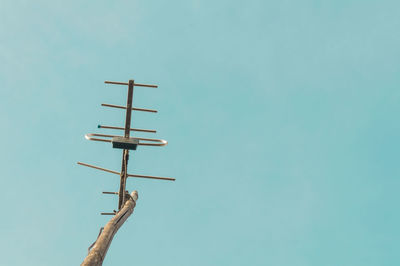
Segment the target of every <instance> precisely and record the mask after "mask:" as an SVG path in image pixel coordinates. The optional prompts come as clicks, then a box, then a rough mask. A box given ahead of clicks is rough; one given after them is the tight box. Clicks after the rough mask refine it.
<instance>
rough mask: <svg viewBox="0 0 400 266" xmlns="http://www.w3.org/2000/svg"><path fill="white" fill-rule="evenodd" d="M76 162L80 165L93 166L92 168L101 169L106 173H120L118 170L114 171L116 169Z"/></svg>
mask: <svg viewBox="0 0 400 266" xmlns="http://www.w3.org/2000/svg"><path fill="white" fill-rule="evenodd" d="M78 164H79V165H82V166H87V167H90V168H93V169H97V170H101V171H104V172H108V173H112V174H116V175H120V173H118V172H116V171H113V170H109V169H105V168H102V167H98V166H94V165H91V164H87V163H81V162H78Z"/></svg>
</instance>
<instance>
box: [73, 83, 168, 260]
mask: <svg viewBox="0 0 400 266" xmlns="http://www.w3.org/2000/svg"><path fill="white" fill-rule="evenodd" d="M104 83H106V84H114V85H125V86H128V95H127V101H126V106H120V105H113V104H105V103H103V104H101V106H104V107H110V108H117V109H124V110H126V117H125V127H117V126H105V125H98V128H103V129H114V130H123V131H124V135H123V136H118V135H108V134H98V133H89V134H86V135H85V138H86V139H88V140H92V141H100V142H110V143H111V144H112V147H113V148H115V149H122V166H121V171H120V172H117V171H113V170H109V169H106V168H102V167H99V166H95V165H91V164H87V163H82V162H78V164H79V165H82V166H87V167H90V168H93V169H97V170H101V171H105V172H108V173H112V174H115V175H119V176H120V185H119V191H118V192H108V191H103V194H113V195H118V211H115V210H114V211H113V212H103V213H101V214H102V215H115V217H113V218H112V219H111V220H110V221H109V222H108V223H107V225H106V226H105V227H104V228H102V229H101V230H100V233H99V236H98V237H97V240H96V241H95V242H94V243H93V244H92V245H91V246H90V247H89V254H88V256H87V257H86V259H85V260H84V261H83V263H82V264H81V265H102V263H103V260H104V257H105V255H106V253H107V250H108V247H109V245H110V244H111V240H112V238H113V237H114V235H115V233H116V232H117V230H118V229H119V228H120V227H121V225H122V224H123V223H124V222H125V220H126V219H127V218H128V217H129V215H130V214H131V213H132V212H133V208H134V207H135V205H136V201H137V198H138V194H137V191H133V192H132V193H131V194H129V193H128V191H127V190H126V180H127V179H128V177H134V178H147V179H157V180H167V181H175V178H171V177H160V176H148V175H138V174H128V161H129V151H130V150H136V149H137V147H138V146H165V145H167V143H168V142H167V141H166V140H163V139H153V138H138V137H131V136H130V133H131V131H137V132H146V133H156V130H152V129H138V128H132V127H131V117H132V111H139V112H150V113H157V110H152V109H144V108H136V107H133V105H132V100H133V89H134V87H147V88H158V86H157V85H147V84H140V83H135V82H134V80H129V82H116V81H105V82H104ZM103 229H104V230H103Z"/></svg>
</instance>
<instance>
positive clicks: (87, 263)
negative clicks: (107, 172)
mask: <svg viewBox="0 0 400 266" xmlns="http://www.w3.org/2000/svg"><path fill="white" fill-rule="evenodd" d="M126 198H128V199H127V200H126V201H125V204H124V206H123V207H122V208H121V209H120V210H119V211H118V212H117V214H116V215H115V216H114V217H113V218H112V219H111V220H110V221H109V222H108V223H107V224H106V226H105V227H104V230H103V231H102V232H101V234H100V235H99V237H98V238H97V240H96V242H95V244H94V246H93V248H92V249H91V250H90V252H89V254H88V255H87V257H86V258H85V260H84V261H83V262H82V264H81V266H101V265H103V260H104V258H105V256H106V254H107V251H108V248H109V247H110V244H111V241H112V240H113V238H114V235H115V234H116V233H117V231H118V229H119V228H120V227H121V226H122V225H123V223H124V222H125V221H126V219H128V217H129V216H130V215H131V214H132V212H133V209H134V208H135V206H136V201H137V199H138V193H137V191H136V190H135V191H133V192H132V193H131V195H129V194H127V195H126Z"/></svg>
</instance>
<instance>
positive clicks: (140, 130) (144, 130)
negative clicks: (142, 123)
mask: <svg viewBox="0 0 400 266" xmlns="http://www.w3.org/2000/svg"><path fill="white" fill-rule="evenodd" d="M97 127H98V128H107V129H119V130H125V128H123V127H113V126H103V125H98V126H97ZM131 131H139V132H148V133H157V131H156V130H153V129H140V128H131Z"/></svg>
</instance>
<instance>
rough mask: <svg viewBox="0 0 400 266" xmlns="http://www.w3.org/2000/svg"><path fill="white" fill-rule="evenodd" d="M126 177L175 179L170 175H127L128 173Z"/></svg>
mask: <svg viewBox="0 0 400 266" xmlns="http://www.w3.org/2000/svg"><path fill="white" fill-rule="evenodd" d="M128 177H138V178H149V179H159V180H169V181H175V178H172V177H161V176H149V175H129V174H128Z"/></svg>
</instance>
